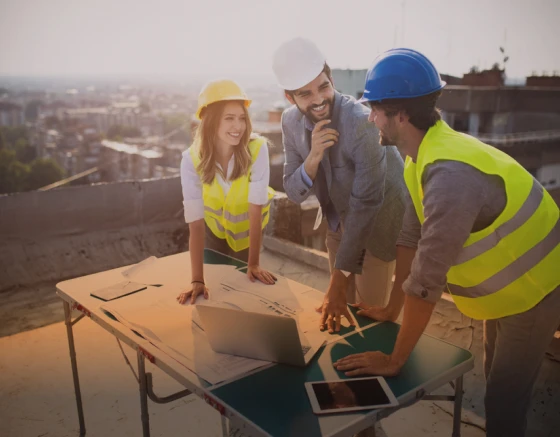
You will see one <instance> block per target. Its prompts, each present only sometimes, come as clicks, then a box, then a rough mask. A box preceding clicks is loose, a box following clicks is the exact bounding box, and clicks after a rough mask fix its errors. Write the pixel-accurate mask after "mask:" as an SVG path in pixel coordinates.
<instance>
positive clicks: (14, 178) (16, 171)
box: [0, 149, 30, 194]
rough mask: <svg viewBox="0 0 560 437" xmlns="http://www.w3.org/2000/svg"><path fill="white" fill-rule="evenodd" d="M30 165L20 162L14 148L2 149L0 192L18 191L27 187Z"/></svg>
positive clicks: (0, 151)
mask: <svg viewBox="0 0 560 437" xmlns="http://www.w3.org/2000/svg"><path fill="white" fill-rule="evenodd" d="M29 172H30V169H29V166H28V165H25V164H23V163H21V162H19V161H18V160H17V158H16V152H14V151H13V150H6V149H2V150H0V193H1V194H5V193H17V192H18V191H23V190H24V189H25V186H26V183H27V178H28V176H29Z"/></svg>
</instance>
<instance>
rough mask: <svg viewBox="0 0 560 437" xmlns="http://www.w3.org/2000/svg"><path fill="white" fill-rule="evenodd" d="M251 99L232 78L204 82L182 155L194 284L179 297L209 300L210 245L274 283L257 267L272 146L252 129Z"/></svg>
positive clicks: (252, 276) (267, 205) (254, 275)
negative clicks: (190, 137)
mask: <svg viewBox="0 0 560 437" xmlns="http://www.w3.org/2000/svg"><path fill="white" fill-rule="evenodd" d="M250 104H251V100H249V99H248V98H247V95H246V94H245V92H244V91H243V90H242V89H241V88H240V87H239V85H237V84H236V83H235V82H233V81H231V80H218V81H213V82H210V83H208V84H206V85H205V86H204V87H203V88H202V91H201V92H200V95H199V96H198V110H197V112H196V117H197V118H198V119H199V120H200V126H199V127H198V129H197V132H196V135H195V139H194V142H193V144H192V145H191V147H189V149H187V150H186V151H185V152H184V153H183V159H182V161H181V185H182V188H183V205H184V210H185V221H186V222H187V223H188V224H189V232H190V236H189V251H190V255H191V270H192V283H191V284H192V287H191V290H190V291H187V292H184V293H181V294H180V295H179V296H178V297H177V300H178V301H179V303H181V304H183V303H185V302H187V300H188V299H189V298H190V301H191V303H194V301H195V299H196V298H197V296H200V295H203V296H204V298H206V299H207V298H208V288H207V287H206V284H205V282H204V271H203V253H204V248H205V247H208V248H210V249H214V250H216V251H218V252H221V253H223V254H225V255H229V256H232V257H234V258H238V259H241V260H243V261H245V262H247V264H248V266H247V276H248V277H249V279H250V280H251V281H253V282H254V281H255V280H259V281H261V282H263V283H265V284H274V282H275V281H276V278H275V277H274V275H272V274H271V273H270V272H268V271H266V270H263V269H261V268H260V266H259V253H260V247H261V239H262V229H263V228H264V227H265V226H266V224H267V223H268V219H269V210H270V202H271V200H272V197H273V195H274V191H273V190H272V188H270V187H269V186H268V182H269V178H270V167H269V162H268V146H267V144H266V140H265V138H263V137H260V136H258V135H255V134H253V133H252V126H251V119H250V118H249V113H248V111H247V108H248V107H249V105H250Z"/></svg>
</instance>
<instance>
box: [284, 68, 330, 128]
mask: <svg viewBox="0 0 560 437" xmlns="http://www.w3.org/2000/svg"><path fill="white" fill-rule="evenodd" d="M286 98H287V99H288V100H289V102H290V103H291V104H293V105H296V106H297V107H298V109H299V110H300V112H301V113H302V114H303V115H305V116H306V117H307V118H308V119H309V120H311V121H312V122H313V123H317V122H318V121H321V120H327V119H330V117H331V116H332V111H333V107H334V87H333V83H332V78H330V77H329V76H327V74H326V73H325V72H322V73H321V74H320V75H319V76H317V77H316V78H315V79H314V80H313V81H311V82H310V83H308V84H307V85H306V86H304V87H302V88H299V89H297V90H295V91H292V92H289V93H288V92H286Z"/></svg>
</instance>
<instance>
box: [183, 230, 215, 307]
mask: <svg viewBox="0 0 560 437" xmlns="http://www.w3.org/2000/svg"><path fill="white" fill-rule="evenodd" d="M204 232H205V229H204V219H200V220H196V221H194V222H191V223H189V253H190V255H191V273H192V276H191V289H190V290H189V291H186V292H184V293H181V294H180V295H179V296H178V297H177V300H178V302H179V303H180V304H184V303H186V302H187V301H188V300H189V298H190V301H191V303H192V304H194V302H195V300H196V298H197V297H198V296H201V295H202V296H204V299H208V288H207V287H206V284H205V283H204Z"/></svg>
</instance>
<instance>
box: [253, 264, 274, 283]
mask: <svg viewBox="0 0 560 437" xmlns="http://www.w3.org/2000/svg"><path fill="white" fill-rule="evenodd" d="M247 276H248V277H249V279H250V281H251V282H255V281H256V280H257V279H258V280H259V281H261V282H262V283H263V284H267V285H272V284H275V283H276V280H277V279H276V276H274V275H273V274H272V273H270V272H268V271H266V270H264V269H261V268H260V267H259V266H258V265H256V266H248V267H247Z"/></svg>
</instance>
